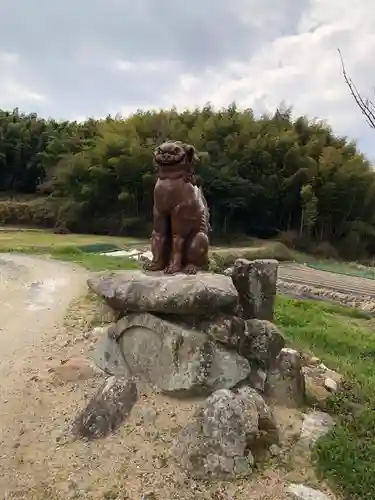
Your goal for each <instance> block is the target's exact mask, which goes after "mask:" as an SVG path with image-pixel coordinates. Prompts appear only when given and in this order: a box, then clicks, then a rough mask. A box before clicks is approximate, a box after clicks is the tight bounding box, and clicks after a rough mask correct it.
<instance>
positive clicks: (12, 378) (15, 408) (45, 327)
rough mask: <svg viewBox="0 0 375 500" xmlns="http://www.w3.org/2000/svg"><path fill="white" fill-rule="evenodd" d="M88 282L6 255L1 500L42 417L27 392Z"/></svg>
mask: <svg viewBox="0 0 375 500" xmlns="http://www.w3.org/2000/svg"><path fill="white" fill-rule="evenodd" d="M86 278H87V276H86V272H85V271H84V270H83V269H82V268H79V267H74V266H71V265H69V264H66V263H63V262H61V263H60V262H57V261H54V260H48V259H38V258H35V257H30V256H24V255H10V254H0V471H1V472H0V497H1V498H8V497H5V496H4V497H3V495H5V493H6V491H7V488H8V486H9V481H8V478H9V475H8V474H12V472H11V471H12V468H10V469H9V465H10V463H11V456H12V454H13V451H14V450H15V449H16V447H17V438H18V436H19V434H20V433H23V432H24V431H25V429H24V427H23V426H24V422H25V420H26V419H25V418H24V417H26V416H27V420H28V421H27V423H26V427H27V425H29V424H30V423H32V422H31V421H32V416H33V415H36V413H35V411H34V409H33V405H34V404H38V403H37V401H36V398H35V396H33V397H32V398H30V394H29V392H28V390H27V386H28V384H29V383H30V381H31V380H32V378H33V376H32V374H33V373H34V370H35V367H37V366H41V367H43V366H44V365H45V364H46V359H48V357H49V353H50V352H52V350H53V348H54V339H56V335H57V332H58V328H59V325H60V323H61V321H62V319H63V317H64V314H65V312H66V309H67V307H68V305H69V303H70V302H71V301H72V300H73V299H75V298H76V297H78V296H80V295H81V294H84V293H85V292H86ZM12 448H13V449H12ZM13 470H14V469H13ZM7 473H8V474H7ZM7 476H8V477H7Z"/></svg>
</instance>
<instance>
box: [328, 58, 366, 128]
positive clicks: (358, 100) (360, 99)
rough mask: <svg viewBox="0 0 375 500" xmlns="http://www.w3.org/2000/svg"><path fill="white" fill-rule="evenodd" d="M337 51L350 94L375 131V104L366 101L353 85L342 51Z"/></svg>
mask: <svg viewBox="0 0 375 500" xmlns="http://www.w3.org/2000/svg"><path fill="white" fill-rule="evenodd" d="M337 51H338V53H339V56H340V60H341V67H342V74H343V76H344V79H345V82H346V84H347V86H348V88H349V90H350V93H351V94H352V96H353V97H354V100H355V102H356V103H357V106H358V107H359V109H360V110H361V112H362V114H363V115H364V116H365V118H366V120H367V123H368V124H369V125H370V127H371V128H373V129H375V104H374V103H373V101H371V100H370V99H366V98H363V97H362V96H361V94H360V93H359V91H358V89H357V87H356V86H355V84H354V83H353V80H352V79H351V78H349V77H348V75H347V72H346V69H345V64H344V59H343V57H342V54H341V51H340V49H337Z"/></svg>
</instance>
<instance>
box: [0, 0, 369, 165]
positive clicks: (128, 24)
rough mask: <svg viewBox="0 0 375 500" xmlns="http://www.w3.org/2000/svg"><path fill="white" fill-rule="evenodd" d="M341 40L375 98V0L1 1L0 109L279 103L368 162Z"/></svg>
mask: <svg viewBox="0 0 375 500" xmlns="http://www.w3.org/2000/svg"><path fill="white" fill-rule="evenodd" d="M338 47H339V48H340V49H341V51H342V53H343V55H344V59H345V63H346V66H347V71H348V73H349V74H350V75H351V76H352V78H353V79H354V81H355V83H356V85H357V86H358V88H359V89H360V91H361V92H362V93H363V94H365V95H367V96H368V97H371V96H372V95H373V92H374V91H373V88H374V87H375V71H374V69H375V2H374V0H257V1H256V0H233V1H232V2H230V1H229V0H189V1H185V2H179V1H176V0H64V1H62V0H1V1H0V107H1V108H7V109H8V108H13V107H16V106H18V107H19V108H20V109H21V110H23V111H27V112H29V111H36V112H38V113H39V114H41V115H43V116H45V117H48V116H53V117H55V118H71V119H81V118H84V117H87V116H94V117H100V116H105V115H107V114H108V113H112V114H115V113H116V112H120V113H122V114H124V115H126V114H129V113H130V112H132V111H135V110H136V109H137V108H143V109H145V108H155V107H156V108H160V107H171V106H172V105H176V106H177V107H178V108H184V107H188V106H194V105H203V104H204V103H206V102H207V101H211V102H212V104H213V105H215V106H225V105H227V104H229V103H230V102H231V101H233V100H235V101H237V103H238V104H239V105H240V106H246V107H252V108H253V109H254V110H255V112H256V113H261V112H262V111H265V110H270V111H273V110H275V108H276V106H277V105H278V104H280V103H281V102H282V101H285V103H286V104H288V105H292V106H293V109H294V113H295V114H306V115H308V116H310V117H319V118H324V119H326V120H328V121H329V122H330V123H331V125H332V126H333V128H334V130H335V131H336V132H337V133H339V134H344V135H348V136H349V137H350V138H353V139H356V140H358V144H359V147H360V148H361V149H362V150H363V151H364V152H365V153H366V154H368V155H369V156H370V157H371V158H372V159H375V147H374V138H375V131H372V130H371V129H369V127H368V125H367V123H366V122H365V119H364V118H363V117H362V115H361V113H360V111H359V110H358V109H357V107H356V105H355V103H354V101H353V99H352V98H351V96H350V94H349V92H348V89H347V87H346V85H345V83H344V81H343V78H342V76H341V72H340V61H339V57H338V53H337V48H338ZM374 97H375V96H374Z"/></svg>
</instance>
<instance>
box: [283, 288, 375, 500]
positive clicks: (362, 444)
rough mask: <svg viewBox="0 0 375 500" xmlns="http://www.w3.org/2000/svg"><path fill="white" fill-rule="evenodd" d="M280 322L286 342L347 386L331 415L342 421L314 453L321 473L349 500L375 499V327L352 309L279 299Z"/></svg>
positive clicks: (334, 401)
mask: <svg viewBox="0 0 375 500" xmlns="http://www.w3.org/2000/svg"><path fill="white" fill-rule="evenodd" d="M276 323H277V324H278V325H279V326H280V327H281V328H282V330H283V331H284V333H285V334H286V337H287V339H288V341H289V342H290V343H291V344H292V345H293V346H296V347H298V348H301V349H302V350H304V351H307V352H311V353H314V354H315V355H317V356H318V357H320V358H321V359H322V360H323V362H324V363H325V364H327V365H328V366H329V367H330V368H332V369H335V370H337V371H339V372H340V373H342V374H343V375H344V377H345V379H346V380H347V381H349V382H347V383H346V385H345V390H344V391H342V392H340V393H339V394H338V395H336V396H334V397H332V398H331V399H330V400H329V402H328V404H327V409H328V411H330V412H332V413H334V414H335V415H336V419H337V421H338V423H337V425H336V427H335V428H334V430H333V431H332V432H331V433H330V434H329V435H328V436H326V437H325V438H323V439H322V440H321V441H320V442H319V444H318V446H317V448H316V450H315V458H316V461H317V466H318V469H319V470H320V472H321V473H322V474H324V476H325V477H327V478H328V479H329V480H331V482H333V483H334V484H335V485H336V486H337V487H338V488H339V489H341V490H342V492H343V493H344V495H345V497H346V498H347V499H351V500H374V499H375V362H374V361H375V328H374V323H373V320H372V319H369V318H368V317H367V316H366V315H365V314H363V313H362V312H360V311H356V310H353V309H343V308H340V307H339V306H334V305H330V304H324V303H320V302H311V301H298V300H293V299H286V298H283V297H279V298H278V302H277V308H276Z"/></svg>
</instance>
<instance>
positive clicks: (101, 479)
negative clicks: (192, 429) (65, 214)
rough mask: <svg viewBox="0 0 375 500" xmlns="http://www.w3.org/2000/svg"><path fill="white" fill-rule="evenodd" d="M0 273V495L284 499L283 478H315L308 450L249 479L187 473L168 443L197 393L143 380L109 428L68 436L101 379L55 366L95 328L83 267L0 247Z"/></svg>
mask: <svg viewBox="0 0 375 500" xmlns="http://www.w3.org/2000/svg"><path fill="white" fill-rule="evenodd" d="M0 278H1V282H0V300H1V312H0V320H1V322H0V325H1V330H0V340H1V350H0V352H1V358H0V375H1V388H0V412H1V418H0V497H1V498H4V499H28V500H34V499H35V500H42V499H43V500H47V499H48V500H53V499H128V500H141V499H144V500H147V499H148V500H158V499H163V500H172V499H180V500H188V499H202V500H204V499H214V500H234V499H235V500H245V499H246V500H256V499H257V500H286V499H287V498H288V496H287V494H286V486H287V484H288V483H289V482H303V483H304V484H307V485H310V486H314V485H315V486H316V485H318V481H317V479H316V477H315V475H314V471H313V469H312V467H311V466H310V463H309V460H308V458H306V457H303V456H297V455H296V456H294V455H293V456H281V457H280V456H279V457H276V458H274V459H272V460H271V461H270V462H269V463H268V464H266V466H265V468H264V469H263V470H260V471H259V472H257V473H256V474H254V477H253V478H250V479H249V480H240V481H234V482H231V483H228V482H227V483H221V482H215V483H210V482H196V481H194V480H192V479H190V478H188V477H187V476H186V475H185V474H184V473H183V472H182V471H181V470H179V469H178V467H177V465H176V464H175V463H174V461H173V459H172V458H171V456H170V447H171V443H172V441H173V439H174V437H175V436H176V434H177V433H178V431H179V429H180V428H181V427H182V426H183V425H184V424H186V422H187V421H188V420H189V418H190V416H191V414H192V412H193V411H194V409H195V408H196V405H197V404H199V401H192V400H189V401H176V400H172V399H168V398H166V397H164V396H162V395H160V394H155V393H151V392H150V390H149V389H148V388H147V387H140V388H139V392H140V397H139V401H138V403H137V404H136V405H135V407H134V408H133V411H132V414H131V416H130V418H129V419H128V421H127V422H125V423H124V425H123V426H122V427H121V428H120V430H119V431H117V432H116V433H114V434H113V435H111V436H109V437H107V438H104V439H100V440H96V441H92V442H88V441H75V440H73V439H72V438H71V437H70V432H69V426H70V423H71V421H72V419H73V418H74V416H75V415H76V414H77V412H78V411H79V410H80V409H81V408H83V407H84V406H85V404H86V402H87V400H88V399H89V398H90V397H91V396H92V395H93V394H94V393H95V392H96V390H97V389H98V387H99V386H100V385H101V384H102V383H103V375H102V374H99V375H98V374H97V372H95V371H92V373H91V374H90V371H89V370H83V371H82V373H84V374H85V375H84V377H83V378H86V380H78V379H79V378H80V377H79V376H78V375H77V376H75V375H74V374H73V376H72V377H66V376H65V377H64V376H62V375H61V372H63V370H61V367H62V366H64V360H66V359H68V358H72V357H75V358H77V357H78V359H79V356H87V355H88V353H89V352H90V350H92V349H93V347H94V345H95V342H96V341H97V340H98V338H99V337H100V334H101V331H100V329H99V328H96V329H93V326H94V325H96V324H98V323H99V322H100V321H102V319H103V317H104V316H103V312H102V309H101V307H100V306H99V304H98V302H97V301H95V300H93V299H92V297H89V296H87V295H86V293H87V289H86V278H87V273H86V271H84V270H83V269H81V268H79V267H74V266H71V265H70V264H66V263H60V262H57V261H52V260H51V261H50V260H41V259H37V258H34V257H29V256H23V255H3V256H0ZM66 365H67V366H69V364H68V363H67V364H66ZM57 368H59V370H60V371H59V370H58V369H57ZM65 375H66V374H65ZM69 378H70V380H69ZM281 420H282V419H281ZM284 420H285V425H284V427H285V432H286V433H287V432H290V435H291V437H292V435H293V433H295V428H296V427H298V426H299V425H300V415H293V414H285V415H284ZM288 429H289V431H288ZM318 487H319V489H320V490H323V489H324V485H322V484H321V483H320V484H319V486H318ZM332 498H333V497H332Z"/></svg>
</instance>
